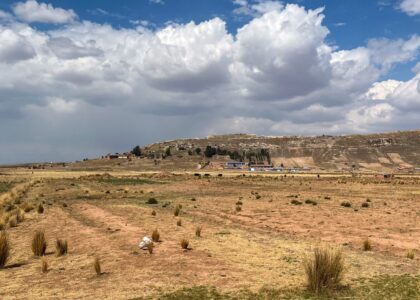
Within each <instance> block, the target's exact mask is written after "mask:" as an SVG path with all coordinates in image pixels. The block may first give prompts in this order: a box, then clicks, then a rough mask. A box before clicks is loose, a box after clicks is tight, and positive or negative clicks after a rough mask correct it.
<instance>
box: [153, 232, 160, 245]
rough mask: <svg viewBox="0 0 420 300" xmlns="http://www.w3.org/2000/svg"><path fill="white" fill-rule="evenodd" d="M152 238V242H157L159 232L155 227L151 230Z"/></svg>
mask: <svg viewBox="0 0 420 300" xmlns="http://www.w3.org/2000/svg"><path fill="white" fill-rule="evenodd" d="M152 240H153V241H154V242H159V240H160V234H159V231H158V230H157V229H155V230H153V232H152Z"/></svg>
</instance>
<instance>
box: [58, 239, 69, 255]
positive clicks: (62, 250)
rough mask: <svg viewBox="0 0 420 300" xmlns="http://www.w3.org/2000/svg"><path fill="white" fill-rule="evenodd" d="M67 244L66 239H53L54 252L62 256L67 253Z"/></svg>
mask: <svg viewBox="0 0 420 300" xmlns="http://www.w3.org/2000/svg"><path fill="white" fill-rule="evenodd" d="M67 250H68V244H67V241H66V240H60V239H57V240H56V241H55V254H56V255H57V256H63V255H65V254H67Z"/></svg>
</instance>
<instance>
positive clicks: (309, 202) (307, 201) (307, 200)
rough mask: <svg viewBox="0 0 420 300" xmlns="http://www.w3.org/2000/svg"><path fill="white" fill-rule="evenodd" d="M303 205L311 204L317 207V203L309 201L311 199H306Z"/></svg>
mask: <svg viewBox="0 0 420 300" xmlns="http://www.w3.org/2000/svg"><path fill="white" fill-rule="evenodd" d="M305 203H306V204H312V205H317V204H318V202H316V201H315V200H311V199H306V200H305Z"/></svg>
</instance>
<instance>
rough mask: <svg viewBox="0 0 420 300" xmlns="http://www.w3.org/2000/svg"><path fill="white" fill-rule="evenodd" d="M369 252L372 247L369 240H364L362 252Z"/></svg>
mask: <svg viewBox="0 0 420 300" xmlns="http://www.w3.org/2000/svg"><path fill="white" fill-rule="evenodd" d="M370 250H372V245H371V243H370V241H369V239H366V240H364V241H363V251H370Z"/></svg>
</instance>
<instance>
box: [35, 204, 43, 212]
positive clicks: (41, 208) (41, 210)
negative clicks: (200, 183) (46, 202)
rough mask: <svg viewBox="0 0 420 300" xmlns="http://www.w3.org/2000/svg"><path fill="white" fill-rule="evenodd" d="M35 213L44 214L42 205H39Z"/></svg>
mask: <svg viewBox="0 0 420 300" xmlns="http://www.w3.org/2000/svg"><path fill="white" fill-rule="evenodd" d="M36 211H37V212H38V213H39V214H43V213H44V206H42V204H39V205H38V207H37V210H36Z"/></svg>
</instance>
